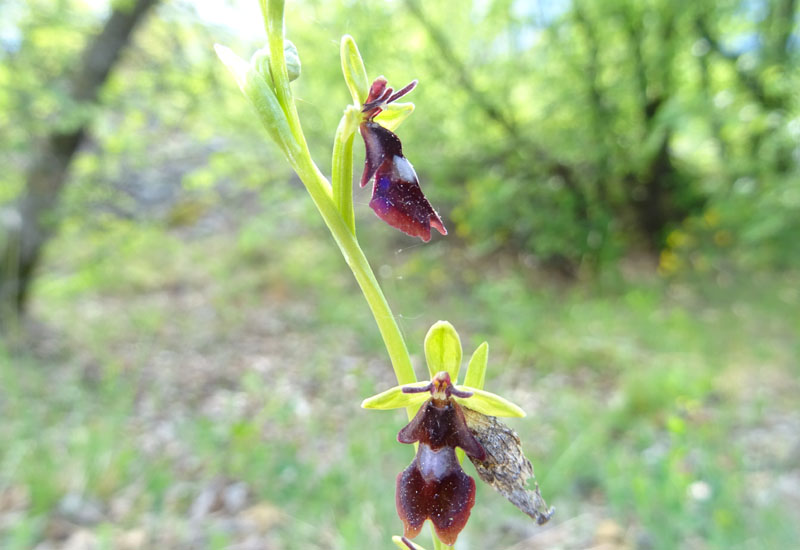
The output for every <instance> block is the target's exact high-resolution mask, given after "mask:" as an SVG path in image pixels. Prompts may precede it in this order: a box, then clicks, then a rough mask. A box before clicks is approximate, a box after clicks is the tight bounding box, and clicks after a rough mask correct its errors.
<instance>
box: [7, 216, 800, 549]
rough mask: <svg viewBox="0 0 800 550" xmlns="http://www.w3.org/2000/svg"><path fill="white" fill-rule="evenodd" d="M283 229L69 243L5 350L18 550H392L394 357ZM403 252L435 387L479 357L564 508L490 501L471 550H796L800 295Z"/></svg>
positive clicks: (339, 274) (317, 246) (759, 283)
mask: <svg viewBox="0 0 800 550" xmlns="http://www.w3.org/2000/svg"><path fill="white" fill-rule="evenodd" d="M265 227H266V222H257V221H254V222H252V223H250V224H249V225H246V226H245V227H244V228H243V229H242V230H241V231H240V232H239V233H238V236H236V237H235V238H234V237H230V236H224V235H222V236H217V237H203V238H193V237H192V236H187V235H176V234H172V235H170V234H166V235H165V233H164V231H163V230H160V229H153V230H151V231H147V230H142V229H141V228H130V229H125V228H122V229H118V230H116V231H113V232H109V233H106V234H104V235H103V236H102V237H97V238H96V240H91V241H89V240H87V239H85V238H83V237H82V236H81V235H79V234H76V233H74V232H71V231H69V230H67V231H65V232H64V234H63V235H62V236H61V237H60V238H59V241H58V242H56V243H54V245H53V247H51V252H50V255H49V257H48V261H47V265H46V269H45V270H44V273H43V276H42V277H41V278H40V280H39V282H38V283H37V286H36V289H35V295H36V300H35V302H34V304H33V308H32V311H31V316H30V320H28V321H27V322H26V326H25V330H24V333H25V334H24V335H21V336H20V341H19V342H17V345H16V346H14V347H16V348H17V351H15V352H13V353H12V351H11V349H10V348H11V347H12V346H10V345H8V344H7V345H6V346H5V347H3V346H2V345H0V416H1V417H2V423H0V547H2V548H4V549H8V550H28V549H31V548H34V549H36V550H54V549H64V550H67V549H68V550H80V549H86V550H89V549H101V548H108V549H120V550H134V549H145V548H146V549H206V548H208V549H223V548H225V549H241V550H245V549H253V550H255V549H268V550H283V549H287V550H294V549H297V550H301V549H311V550H313V549H320V550H321V549H325V550H330V549H337V550H338V549H341V550H354V549H355V550H359V549H362V548H363V549H373V548H390V547H391V546H392V545H391V542H390V537H391V536H392V535H395V534H400V528H401V524H400V522H399V520H398V519H397V517H396V514H395V511H394V480H395V476H396V475H397V473H398V472H399V471H401V470H402V469H403V468H404V467H405V466H406V465H407V463H408V462H409V461H410V460H411V457H412V449H411V448H410V447H408V446H404V445H401V444H398V443H397V442H396V440H395V436H396V432H397V430H398V429H399V428H401V427H402V425H403V424H404V420H405V417H404V414H403V413H402V412H397V411H395V412H378V411H365V410H362V409H360V407H359V404H360V402H361V400H362V399H363V398H364V397H367V396H369V395H372V394H374V393H377V392H378V391H382V390H383V389H386V388H388V387H390V386H392V385H394V384H395V382H394V378H393V374H392V371H391V368H390V366H389V364H388V361H387V359H386V356H385V351H383V349H382V347H381V343H380V340H379V337H378V334H377V330H376V329H375V328H374V326H373V324H372V321H371V318H370V317H369V312H368V310H367V308H366V306H365V305H364V304H363V303H362V301H361V299H360V296H359V295H358V290H357V288H356V286H355V284H354V283H352V282H351V280H350V277H349V274H348V273H347V272H346V270H345V266H344V263H343V262H342V261H341V259H340V258H339V257H338V256H337V255H336V253H335V250H333V247H332V246H331V243H330V242H328V240H327V238H323V239H320V238H318V235H317V236H315V230H312V231H310V232H309V233H301V234H297V233H296V232H294V231H293V230H292V229H284V231H286V232H287V233H286V234H282V233H280V231H281V230H276V229H274V228H270V229H265ZM276 231H277V232H278V233H277V234H276ZM265 232H269V233H268V237H269V238H268V239H266V242H265V239H264V233H265ZM289 233H291V239H289V238H288V236H289ZM368 244H369V243H368ZM369 246H371V247H373V248H376V249H377V247H378V245H377V244H372V245H369ZM55 251H58V254H56V252H55ZM392 252H393V253H390V254H388V259H386V260H384V261H382V262H378V263H377V264H376V265H375V267H376V271H377V273H378V274H379V278H380V279H381V281H382V283H383V284H384V285H385V289H386V292H387V295H388V298H389V301H390V303H392V304H395V305H397V308H396V310H395V313H396V315H397V317H398V321H399V323H400V325H401V328H402V329H403V331H404V333H405V334H406V337H407V340H408V345H409V348H410V350H411V352H412V356H413V359H414V361H415V366H416V367H417V372H418V374H419V375H420V376H421V375H422V372H423V369H424V361H423V360H422V357H421V343H422V339H423V337H424V334H425V331H426V330H427V328H428V327H429V326H430V325H431V324H432V323H433V322H435V321H437V320H438V319H448V320H450V321H451V322H452V323H453V324H454V325H455V326H456V328H457V329H459V332H460V333H461V336H462V342H463V344H464V348H465V349H464V354H465V357H468V356H469V354H471V353H472V351H473V350H474V349H475V347H476V346H477V345H478V344H479V343H480V342H481V341H483V340H488V341H489V343H490V346H491V352H490V361H489V365H490V366H489V371H488V375H487V384H486V387H487V389H488V390H489V391H494V392H497V393H500V394H502V395H504V396H506V397H508V398H509V399H511V400H512V401H514V402H516V403H518V404H520V405H521V406H522V407H523V408H524V409H525V410H526V411H528V417H527V418H525V419H515V420H512V421H510V422H509V424H511V425H512V427H513V428H514V429H515V430H516V431H518V433H519V434H520V436H521V437H522V440H523V443H524V446H525V449H526V452H527V454H528V456H529V457H530V458H531V460H532V461H533V463H534V466H535V468H536V472H537V478H538V481H539V483H540V486H541V489H542V493H543V495H544V497H545V498H546V499H547V500H548V503H549V504H551V505H554V506H555V507H556V515H555V517H554V518H553V520H552V521H551V522H550V523H549V524H547V525H545V526H543V527H538V526H536V525H535V524H534V523H533V522H532V521H530V520H529V519H528V518H527V517H526V516H524V515H523V514H521V513H520V512H518V511H517V510H516V509H515V508H514V507H513V506H511V505H510V504H508V503H507V502H505V501H504V500H503V499H502V497H500V496H499V495H496V494H494V493H493V491H492V490H491V488H489V487H487V486H485V485H483V484H481V483H479V489H478V497H477V501H476V502H477V503H476V506H475V508H474V509H473V512H472V518H471V520H470V523H469V525H468V526H467V528H466V529H465V531H464V532H463V533H462V535H461V537H460V538H459V545H458V547H459V548H460V549H462V548H463V549H464V550H468V549H469V548H491V549H508V550H512V549H513V550H533V549H545V548H548V549H554V548H561V549H585V548H594V549H600V548H603V549H607V550H612V549H634V548H641V549H661V548H664V549H667V548H687V549H696V550H703V549H711V548H720V549H722V548H726V549H730V548H742V549H745V548H746V549H751V548H752V549H764V548H775V549H783V548H789V547H791V545H792V544H793V543H796V541H797V540H798V538H797V537H798V536H800V532H798V525H800V512H799V510H800V407H798V405H797V404H798V403H800V376H798V375H799V374H800V365H799V364H798V357H800V284H798V283H800V278H798V277H797V276H790V275H775V274H772V275H759V276H753V277H750V278H741V277H739V278H737V277H726V276H723V275H720V274H716V275H715V276H714V278H713V280H711V277H710V276H706V277H704V278H702V279H691V278H690V277H688V276H687V277H683V278H682V279H673V280H670V281H666V280H663V279H660V278H659V277H657V276H656V275H655V274H650V275H641V274H639V275H637V276H634V277H630V276H629V277H624V276H622V275H620V276H619V277H617V278H616V279H615V280H614V282H611V283H609V282H606V283H601V282H595V283H591V284H589V283H586V284H579V285H576V286H565V285H561V284H558V283H554V282H552V281H549V282H548V281H543V280H542V279H541V278H540V277H539V276H538V275H536V274H534V272H533V271H531V270H528V269H525V268H524V267H523V265H522V263H520V262H518V261H517V260H511V259H506V260H503V259H500V260H498V261H492V262H486V261H485V260H480V259H478V258H476V257H473V256H471V255H470V254H469V253H468V252H465V251H463V250H460V249H457V250H456V251H453V249H451V248H445V247H444V245H443V244H442V243H435V244H432V245H429V246H426V247H421V246H412V247H410V248H403V249H395V250H393V251H392ZM371 256H372V257H386V256H387V254H385V253H382V252H381V251H380V250H379V249H377V250H371ZM690 279H691V280H690ZM431 296H434V297H435V298H434V299H431V298H430V297H431ZM20 343H22V345H20ZM467 471H468V473H470V474H471V475H473V476H474V471H473V470H472V467H471V465H469V466H467ZM417 542H419V543H420V544H422V545H423V546H426V547H428V548H430V546H431V544H430V537H429V535H427V534H424V536H421V537H420V538H419V539H417Z"/></svg>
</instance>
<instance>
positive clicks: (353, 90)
mask: <svg viewBox="0 0 800 550" xmlns="http://www.w3.org/2000/svg"><path fill="white" fill-rule="evenodd" d="M340 54H341V58H342V74H343V75H344V81H345V82H346V83H347V88H348V89H349V90H350V95H351V96H352V97H353V103H355V104H356V105H362V104H363V103H364V102H365V101H366V100H367V94H368V93H369V81H368V80H367V70H366V69H365V68H364V61H363V60H362V59H361V53H359V51H358V46H356V41H355V40H353V37H352V36H350V35H349V34H346V35H344V36H343V37H342V43H341V48H340Z"/></svg>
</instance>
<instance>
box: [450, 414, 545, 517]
mask: <svg viewBox="0 0 800 550" xmlns="http://www.w3.org/2000/svg"><path fill="white" fill-rule="evenodd" d="M462 409H463V411H464V417H465V419H466V421H467V426H468V427H469V430H470V431H471V432H472V434H473V435H474V436H475V438H476V439H477V440H478V442H479V443H480V444H481V445H482V446H483V448H484V450H485V451H486V459H485V460H478V459H476V458H474V457H471V456H470V460H471V461H472V464H474V465H475V470H477V472H478V475H479V476H480V478H481V479H482V480H483V481H485V482H486V483H488V484H489V485H491V486H492V487H494V489H495V490H496V491H497V492H499V493H500V494H501V495H503V496H504V497H506V498H507V499H508V501H509V502H510V503H511V504H513V505H514V506H516V507H517V508H519V509H520V510H522V511H523V512H525V513H526V514H528V515H529V516H530V517H532V518H533V519H535V520H536V523H537V524H539V525H542V524H543V523H546V522H547V521H548V520H549V519H550V518H551V517H552V515H553V512H554V511H555V510H554V509H553V508H548V506H547V503H546V502H545V501H544V498H542V495H541V493H539V484H538V483H536V478H535V477H534V475H533V466H532V465H531V461H530V460H528V459H527V458H526V457H525V455H524V454H523V452H522V442H521V441H520V439H519V436H518V435H517V434H516V433H515V432H514V430H512V429H511V428H509V427H508V426H506V425H505V424H503V423H502V422H500V421H499V420H498V419H497V418H496V417H494V416H486V415H484V414H481V413H479V412H476V411H473V410H470V409H469V408H467V407H463V408H462ZM528 479H532V480H533V490H529V489H526V488H525V486H526V485H527V484H528Z"/></svg>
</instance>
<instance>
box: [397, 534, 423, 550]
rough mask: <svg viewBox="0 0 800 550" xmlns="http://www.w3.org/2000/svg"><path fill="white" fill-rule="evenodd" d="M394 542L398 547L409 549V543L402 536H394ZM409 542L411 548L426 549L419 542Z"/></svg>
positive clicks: (416, 549) (415, 549)
mask: <svg viewBox="0 0 800 550" xmlns="http://www.w3.org/2000/svg"><path fill="white" fill-rule="evenodd" d="M406 540H408V539H406ZM392 542H394V543H395V544H396V545H397V547H398V548H402V549H403V550H409V548H408V545H407V544H406V543H405V542H403V538H402V537H398V536H394V537H392ZM408 542H410V543H411V548H413V549H414V550H425V548H423V547H422V546H420V545H419V544H414V543H413V542H411V541H408Z"/></svg>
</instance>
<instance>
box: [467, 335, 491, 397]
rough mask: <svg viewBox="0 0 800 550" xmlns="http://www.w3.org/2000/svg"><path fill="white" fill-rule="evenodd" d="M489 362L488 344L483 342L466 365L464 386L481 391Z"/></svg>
mask: <svg viewBox="0 0 800 550" xmlns="http://www.w3.org/2000/svg"><path fill="white" fill-rule="evenodd" d="M488 362H489V343H488V342H484V343H482V344H481V345H480V346H478V347H477V349H476V350H475V351H474V352H473V354H472V357H471V358H470V360H469V365H467V374H466V376H465V377H464V385H465V386H469V387H471V388H477V389H479V390H482V389H483V386H484V384H485V382H486V364H487V363H488Z"/></svg>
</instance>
